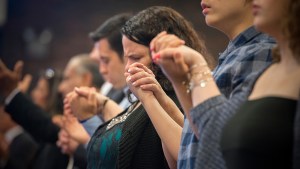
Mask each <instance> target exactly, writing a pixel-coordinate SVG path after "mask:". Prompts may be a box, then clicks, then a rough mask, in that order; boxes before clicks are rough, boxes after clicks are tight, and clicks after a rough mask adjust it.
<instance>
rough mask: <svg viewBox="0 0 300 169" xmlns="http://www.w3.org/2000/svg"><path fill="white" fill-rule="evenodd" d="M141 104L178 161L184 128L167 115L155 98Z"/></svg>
mask: <svg viewBox="0 0 300 169" xmlns="http://www.w3.org/2000/svg"><path fill="white" fill-rule="evenodd" d="M141 102H142V104H143V106H144V108H145V110H146V111H147V113H148V116H149V117H150V119H151V121H152V124H153V125H154V127H155V129H156V131H157V133H158V135H159V136H160V138H161V140H162V142H163V143H165V145H166V148H167V150H168V151H169V152H170V154H171V156H172V158H173V159H175V160H177V157H178V152H179V146H180V138H181V132H182V127H181V126H180V125H178V124H177V123H176V122H175V121H174V120H173V119H172V118H171V117H170V116H169V115H168V114H167V112H166V111H165V110H164V109H163V108H162V107H161V105H160V104H159V102H158V101H157V100H156V98H155V97H154V96H153V97H148V98H147V100H145V101H143V100H141ZM170 131H171V132H170Z"/></svg>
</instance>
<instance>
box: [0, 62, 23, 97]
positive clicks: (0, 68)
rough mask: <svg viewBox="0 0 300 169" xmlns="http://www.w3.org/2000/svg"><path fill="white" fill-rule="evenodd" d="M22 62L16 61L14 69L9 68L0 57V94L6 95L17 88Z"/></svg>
mask: <svg viewBox="0 0 300 169" xmlns="http://www.w3.org/2000/svg"><path fill="white" fill-rule="evenodd" d="M22 69H23V62H21V61H18V62H17V63H16V64H15V66H14V70H13V71H11V70H9V69H8V68H7V67H6V66H5V64H4V63H3V62H2V60H1V59H0V95H1V96H3V97H7V96H8V95H9V94H10V93H11V92H12V91H13V90H14V89H16V88H17V86H18V83H19V80H20V79H21V76H22Z"/></svg>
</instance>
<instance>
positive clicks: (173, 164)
mask: <svg viewBox="0 0 300 169" xmlns="http://www.w3.org/2000/svg"><path fill="white" fill-rule="evenodd" d="M162 148H163V151H164V155H165V158H166V160H167V162H168V165H169V168H170V169H173V168H174V169H176V168H177V160H175V159H174V158H173V157H172V155H171V154H170V152H169V150H168V148H167V147H166V145H165V144H164V143H163V142H162Z"/></svg>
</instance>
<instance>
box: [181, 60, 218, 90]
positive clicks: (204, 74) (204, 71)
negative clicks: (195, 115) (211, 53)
mask: <svg viewBox="0 0 300 169" xmlns="http://www.w3.org/2000/svg"><path fill="white" fill-rule="evenodd" d="M198 67H199V68H201V69H200V70H199V71H196V72H195V71H193V72H192V70H194V69H196V68H198ZM203 67H204V68H203ZM187 77H188V81H183V82H182V84H183V85H184V86H185V87H186V92H187V93H190V92H191V91H192V90H193V89H194V88H195V87H196V86H200V87H202V88H203V87H205V86H206V84H207V82H209V81H212V80H213V77H212V74H211V71H210V70H209V68H208V67H207V64H204V63H203V64H201V65H199V66H198V65H196V64H195V65H193V66H191V67H190V69H189V71H188V76H187Z"/></svg>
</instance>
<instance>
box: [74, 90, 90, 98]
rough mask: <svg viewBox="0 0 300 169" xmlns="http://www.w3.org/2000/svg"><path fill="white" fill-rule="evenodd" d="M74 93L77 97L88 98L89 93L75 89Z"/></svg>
mask: <svg viewBox="0 0 300 169" xmlns="http://www.w3.org/2000/svg"><path fill="white" fill-rule="evenodd" d="M74 91H75V92H76V93H77V94H78V96H82V97H86V98H88V96H89V93H90V91H89V90H87V89H83V88H78V87H75V89H74Z"/></svg>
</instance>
